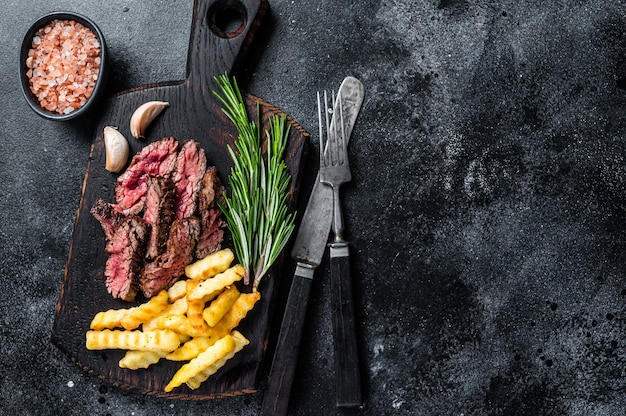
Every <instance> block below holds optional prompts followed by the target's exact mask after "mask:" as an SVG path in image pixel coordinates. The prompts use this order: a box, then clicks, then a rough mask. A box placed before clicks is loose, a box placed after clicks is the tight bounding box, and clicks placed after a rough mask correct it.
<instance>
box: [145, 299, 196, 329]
mask: <svg viewBox="0 0 626 416" xmlns="http://www.w3.org/2000/svg"><path fill="white" fill-rule="evenodd" d="M185 311H187V298H186V297H182V298H180V299H178V300H176V301H175V302H174V303H170V304H169V306H168V307H167V308H165V309H163V310H162V311H161V312H160V313H159V314H158V315H156V316H153V317H152V318H150V320H149V321H148V322H144V324H143V326H142V327H141V329H143V330H144V331H150V330H153V329H164V328H159V327H158V326H157V322H158V320H159V318H161V317H164V316H171V315H184V314H185Z"/></svg>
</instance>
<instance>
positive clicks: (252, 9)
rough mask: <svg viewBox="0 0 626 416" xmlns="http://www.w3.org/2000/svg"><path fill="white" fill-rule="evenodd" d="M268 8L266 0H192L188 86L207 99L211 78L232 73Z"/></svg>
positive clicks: (212, 84)
mask: <svg viewBox="0 0 626 416" xmlns="http://www.w3.org/2000/svg"><path fill="white" fill-rule="evenodd" d="M268 8H269V5H268V2H267V0H195V1H194V6H193V16H192V23H191V39H190V42H189V52H188V55H187V80H186V82H187V84H188V86H189V87H191V88H192V89H199V90H200V92H201V94H202V95H206V94H208V95H210V91H211V90H213V89H215V84H214V80H213V78H214V77H215V76H219V75H222V74H224V73H225V72H228V73H229V74H233V73H236V72H237V71H238V65H239V64H240V63H241V61H242V58H243V56H244V55H245V52H246V49H247V47H248V46H249V45H250V43H251V41H252V38H253V36H254V33H255V31H256V29H257V28H258V26H259V25H260V23H261V20H262V18H263V16H264V15H265V13H266V12H267V10H268Z"/></svg>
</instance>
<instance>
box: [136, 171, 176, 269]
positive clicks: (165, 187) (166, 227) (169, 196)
mask: <svg viewBox="0 0 626 416" xmlns="http://www.w3.org/2000/svg"><path fill="white" fill-rule="evenodd" d="M147 184H148V192H147V193H146V203H145V209H144V213H143V219H144V220H145V221H146V223H147V224H148V225H149V226H150V238H149V239H148V245H147V248H146V258H147V259H154V258H156V257H157V256H158V255H159V254H161V253H163V252H164V251H165V247H166V244H167V237H168V235H169V233H170V226H171V225H172V221H174V209H175V207H176V188H175V186H174V181H173V180H172V179H170V178H166V177H163V176H150V177H149V178H148V181H147Z"/></svg>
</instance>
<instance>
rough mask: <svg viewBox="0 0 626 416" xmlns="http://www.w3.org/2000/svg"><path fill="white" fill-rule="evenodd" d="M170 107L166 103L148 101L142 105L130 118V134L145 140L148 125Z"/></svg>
mask: <svg viewBox="0 0 626 416" xmlns="http://www.w3.org/2000/svg"><path fill="white" fill-rule="evenodd" d="M169 105H170V103H168V102H166V101H148V102H147V103H144V104H142V105H140V106H139V107H138V108H137V109H136V110H135V112H134V113H133V115H132V117H131V118H130V134H131V135H132V136H133V137H134V138H135V139H143V138H144V132H145V131H146V128H147V127H148V125H149V124H150V123H152V121H153V120H154V119H155V118H156V117H157V116H158V115H159V114H161V111H163V109H165V107H168V106H169Z"/></svg>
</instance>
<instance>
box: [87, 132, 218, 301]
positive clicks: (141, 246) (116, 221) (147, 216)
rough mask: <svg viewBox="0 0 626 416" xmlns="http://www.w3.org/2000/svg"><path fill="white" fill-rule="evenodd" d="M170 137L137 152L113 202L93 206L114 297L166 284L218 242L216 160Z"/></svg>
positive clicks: (129, 297)
mask: <svg viewBox="0 0 626 416" xmlns="http://www.w3.org/2000/svg"><path fill="white" fill-rule="evenodd" d="M178 148H179V146H178V142H177V141H176V140H175V139H174V138H173V137H169V138H165V139H163V140H160V141H158V142H154V143H151V144H148V145H147V146H146V147H144V148H143V149H142V150H141V151H140V152H139V153H138V154H137V155H135V156H134V157H133V159H132V161H131V163H130V165H129V167H128V168H127V170H126V171H125V172H124V173H123V174H122V175H120V176H119V177H118V179H117V181H116V183H115V201H114V202H112V203H111V202H106V201H104V200H103V199H98V200H97V201H96V203H95V204H94V206H93V208H92V209H91V213H92V215H93V216H94V217H95V218H96V219H97V220H98V221H99V223H100V225H101V226H102V229H103V231H104V235H105V237H106V246H105V252H106V253H107V254H108V255H109V257H108V259H107V262H106V266H105V271H104V274H105V276H106V287H107V290H108V291H109V293H111V294H112V295H113V297H116V298H121V299H124V300H127V301H134V299H135V296H136V294H137V293H138V291H139V290H141V291H142V292H143V294H144V295H145V296H146V297H148V298H150V297H152V296H153V295H155V294H157V293H158V292H159V291H160V290H162V289H167V288H169V287H170V286H171V285H172V284H173V283H174V282H175V281H176V280H178V278H179V277H180V276H181V275H182V274H183V273H184V270H185V266H187V265H188V264H190V263H191V262H192V261H194V260H195V259H200V258H203V257H205V256H206V255H208V254H210V253H213V252H215V251H217V250H219V249H220V248H221V243H222V240H223V238H224V230H223V228H224V227H225V222H224V221H223V220H222V216H221V211H220V209H219V207H218V206H217V204H216V201H217V200H220V199H221V200H223V194H224V187H223V186H222V184H221V182H220V180H219V177H218V175H217V170H216V168H215V167H213V166H212V167H209V168H208V169H207V159H206V155H205V153H204V150H203V149H202V148H201V147H200V145H199V144H198V143H197V142H195V141H193V140H187V141H185V143H184V144H183V146H182V147H181V148H180V151H178Z"/></svg>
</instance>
